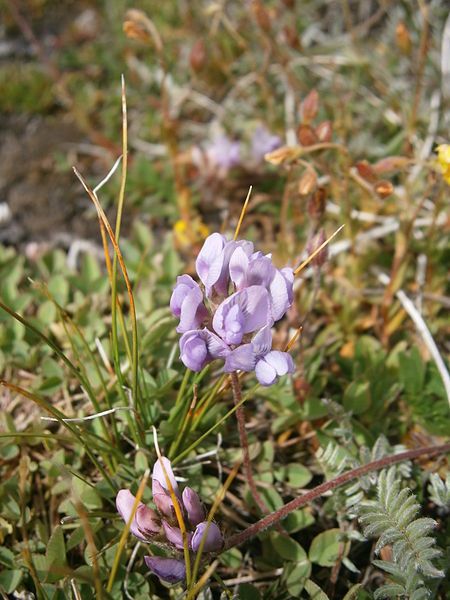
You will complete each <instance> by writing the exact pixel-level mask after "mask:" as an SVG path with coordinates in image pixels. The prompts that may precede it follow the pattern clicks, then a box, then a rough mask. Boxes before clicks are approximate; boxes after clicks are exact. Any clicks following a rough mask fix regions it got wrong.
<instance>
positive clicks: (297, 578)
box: [284, 558, 311, 598]
mask: <svg viewBox="0 0 450 600" xmlns="http://www.w3.org/2000/svg"><path fill="white" fill-rule="evenodd" d="M284 574H285V575H286V576H287V577H286V587H287V590H288V592H289V594H291V596H292V597H293V598H298V597H299V596H300V593H301V591H302V590H303V588H304V586H305V583H306V580H307V579H308V577H309V576H310V575H311V563H310V562H309V560H308V559H307V558H305V560H304V561H301V562H298V563H296V564H293V565H287V566H286V568H285V570H284Z"/></svg>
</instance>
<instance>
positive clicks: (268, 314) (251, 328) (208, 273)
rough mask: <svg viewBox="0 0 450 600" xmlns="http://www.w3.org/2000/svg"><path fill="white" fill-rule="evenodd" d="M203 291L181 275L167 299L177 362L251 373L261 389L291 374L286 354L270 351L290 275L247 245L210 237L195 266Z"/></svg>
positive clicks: (286, 303)
mask: <svg viewBox="0 0 450 600" xmlns="http://www.w3.org/2000/svg"><path fill="white" fill-rule="evenodd" d="M196 269H197V274H198V276H199V278H200V280H201V282H202V287H200V285H199V284H198V283H196V282H195V281H194V280H193V279H192V277H190V276H189V275H181V276H180V277H178V279H177V284H176V286H175V288H174V290H173V293H172V298H171V300H170V308H171V310H172V313H173V314H174V315H175V316H176V317H178V318H179V319H180V323H179V325H178V327H177V331H178V332H179V333H182V334H183V335H182V337H181V339H180V355H181V360H182V361H183V363H184V364H185V366H186V367H188V368H189V369H191V370H192V371H200V370H201V369H203V367H204V366H205V365H207V364H208V363H209V362H211V361H213V360H215V359H222V360H224V370H225V372H227V373H231V372H232V371H237V370H241V371H253V370H255V373H256V377H257V379H258V381H259V382H260V383H261V384H262V385H266V386H267V385H272V384H273V383H275V381H276V380H277V379H278V377H279V376H281V375H285V374H286V373H292V372H293V371H294V364H293V361H292V358H291V356H290V355H289V354H288V353H287V352H280V351H278V350H272V334H271V327H272V325H273V324H274V323H275V322H276V321H278V320H279V319H281V318H282V317H283V316H284V314H285V313H286V311H287V309H288V308H289V307H290V306H291V304H292V301H293V289H292V286H293V281H294V273H293V271H292V269H290V268H288V267H286V268H284V269H277V268H276V267H275V266H274V265H273V263H272V258H271V256H270V255H264V254H262V252H255V251H254V248H253V244H252V242H249V241H246V240H242V241H234V240H231V241H227V239H226V238H225V237H224V236H223V235H220V234H219V233H213V234H212V235H210V236H209V237H208V238H207V239H206V240H205V243H204V244H203V247H202V249H201V250H200V252H199V255H198V257H197V261H196Z"/></svg>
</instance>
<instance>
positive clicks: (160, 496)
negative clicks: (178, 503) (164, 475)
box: [152, 479, 175, 519]
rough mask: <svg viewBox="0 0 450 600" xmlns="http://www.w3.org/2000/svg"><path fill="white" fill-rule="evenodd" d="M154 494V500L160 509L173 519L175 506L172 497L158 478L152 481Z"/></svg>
mask: <svg viewBox="0 0 450 600" xmlns="http://www.w3.org/2000/svg"><path fill="white" fill-rule="evenodd" d="M152 494H153V502H154V503H155V506H156V508H157V509H158V511H159V512H160V513H161V514H162V515H165V516H166V517H168V518H169V519H173V517H174V515H175V508H174V506H173V502H172V498H171V497H170V495H169V492H167V491H166V490H165V489H164V488H163V486H162V485H161V484H160V483H159V481H158V480H156V479H154V480H153V482H152Z"/></svg>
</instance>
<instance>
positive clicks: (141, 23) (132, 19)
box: [123, 8, 163, 53]
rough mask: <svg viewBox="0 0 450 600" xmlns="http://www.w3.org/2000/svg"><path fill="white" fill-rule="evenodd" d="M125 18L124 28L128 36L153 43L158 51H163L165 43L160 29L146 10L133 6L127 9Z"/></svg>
mask: <svg viewBox="0 0 450 600" xmlns="http://www.w3.org/2000/svg"><path fill="white" fill-rule="evenodd" d="M125 19H126V20H125V22H124V24H123V30H124V32H125V35H126V36H127V37H129V38H132V39H135V40H139V41H141V42H144V43H145V44H149V43H153V44H154V46H155V48H156V50H157V51H158V53H161V52H162V50H163V45H162V40H161V38H160V37H159V33H158V30H157V29H156V28H155V26H154V25H153V23H152V21H151V20H150V19H149V18H148V17H147V15H146V14H145V12H143V11H142V10H138V9H136V8H132V9H130V10H128V11H127V14H126V17H125Z"/></svg>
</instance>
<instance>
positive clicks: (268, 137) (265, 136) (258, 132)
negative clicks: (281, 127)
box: [251, 125, 282, 162]
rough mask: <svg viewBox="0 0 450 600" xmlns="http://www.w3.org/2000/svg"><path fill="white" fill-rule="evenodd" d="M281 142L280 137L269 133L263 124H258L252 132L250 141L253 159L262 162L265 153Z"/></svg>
mask: <svg viewBox="0 0 450 600" xmlns="http://www.w3.org/2000/svg"><path fill="white" fill-rule="evenodd" d="M281 144H282V141H281V138H279V137H278V136H277V135H274V134H272V133H270V131H269V130H268V129H267V128H266V127H264V125H260V126H259V127H257V128H256V129H255V131H254V132H253V137H252V142H251V154H252V157H253V158H254V159H255V161H257V162H262V161H263V160H264V156H265V155H266V154H268V153H269V152H273V151H274V150H276V149H277V148H279V147H280V146H281Z"/></svg>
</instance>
